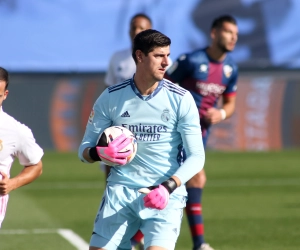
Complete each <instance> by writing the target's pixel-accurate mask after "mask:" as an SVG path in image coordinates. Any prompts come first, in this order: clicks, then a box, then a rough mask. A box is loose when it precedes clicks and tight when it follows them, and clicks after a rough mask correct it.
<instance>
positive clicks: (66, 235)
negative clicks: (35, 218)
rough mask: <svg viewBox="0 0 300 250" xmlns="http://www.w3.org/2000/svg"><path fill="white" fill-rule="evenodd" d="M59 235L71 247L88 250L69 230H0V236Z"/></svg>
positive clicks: (82, 241)
mask: <svg viewBox="0 0 300 250" xmlns="http://www.w3.org/2000/svg"><path fill="white" fill-rule="evenodd" d="M55 233H57V234H59V235H60V236H62V237H63V238H64V239H66V240H67V241H68V242H69V243H70V244H71V245H73V246H74V247H76V249H77V250H88V249H89V244H88V243H86V242H85V241H84V240H83V239H82V238H81V237H80V236H79V235H77V234H76V233H74V232H73V231H72V230H70V229H63V228H59V229H31V230H26V229H8V230H0V234H6V235H8V234H10V235H13V234H19V235H20V234H55Z"/></svg>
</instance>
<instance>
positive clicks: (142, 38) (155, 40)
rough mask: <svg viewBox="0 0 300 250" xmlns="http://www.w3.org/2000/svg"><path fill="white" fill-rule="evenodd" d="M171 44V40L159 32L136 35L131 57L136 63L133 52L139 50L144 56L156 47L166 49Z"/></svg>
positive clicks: (152, 31)
mask: <svg viewBox="0 0 300 250" xmlns="http://www.w3.org/2000/svg"><path fill="white" fill-rule="evenodd" d="M170 44H171V39H170V38H169V37H167V36H165V35H164V34H162V33H161V32H159V31H157V30H153V29H149V30H144V31H142V32H140V33H138V34H137V35H136V36H135V38H134V40H133V50H132V57H133V59H134V61H135V62H137V59H136V55H135V52H136V51H137V50H141V51H142V52H143V53H144V54H145V55H146V56H147V55H148V53H149V52H151V51H153V50H154V49H155V48H157V47H166V46H169V45H170Z"/></svg>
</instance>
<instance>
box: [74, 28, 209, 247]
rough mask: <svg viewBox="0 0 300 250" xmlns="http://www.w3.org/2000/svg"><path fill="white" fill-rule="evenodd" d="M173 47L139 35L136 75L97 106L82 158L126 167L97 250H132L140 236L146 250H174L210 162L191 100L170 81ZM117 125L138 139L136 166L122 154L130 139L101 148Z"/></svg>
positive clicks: (107, 204)
mask: <svg viewBox="0 0 300 250" xmlns="http://www.w3.org/2000/svg"><path fill="white" fill-rule="evenodd" d="M170 44H171V40H170V39H169V38H168V37H167V36H165V35H163V34H162V33H160V32H158V31H156V30H152V29H148V30H145V31H142V32H140V33H139V34H137V35H136V37H135V38H134V46H133V53H132V56H133V58H134V61H135V63H136V74H135V75H134V76H133V78H131V79H128V80H126V81H124V82H123V83H120V84H117V85H114V86H111V87H109V88H107V89H106V90H105V91H104V92H103V93H102V94H101V95H100V97H99V98H98V99H97V100H96V102H95V104H94V107H93V110H92V112H91V115H90V117H89V121H88V123H87V127H86V131H85V134H84V137H83V140H82V142H81V145H80V147H79V150H78V155H79V158H80V159H81V160H82V161H83V162H87V163H93V162H95V161H101V158H105V159H109V160H110V161H111V162H115V163H117V164H119V165H120V166H115V167H112V169H111V172H110V174H109V176H108V179H107V185H106V189H105V192H104V196H103V198H102V201H101V204H100V206H99V211H98V213H97V216H96V219H95V222H94V229H93V233H92V236H91V240H90V250H102V249H110V250H116V249H124V250H125V249H126V250H130V249H131V244H130V239H131V237H132V236H133V235H134V234H135V232H136V231H137V230H138V229H140V230H141V231H142V233H143V234H144V244H145V249H147V250H172V249H174V248H175V244H176V241H177V238H178V235H179V231H180V226H181V220H182V214H183V208H184V207H185V203H186V195H187V193H186V190H185V185H184V184H185V183H186V182H187V181H188V180H189V179H190V178H191V177H192V176H193V175H195V174H196V173H198V172H199V171H200V170H201V169H202V168H203V165H204V159H205V154H204V148H203V143H202V136H201V129H200V123H199V115H198V111H197V107H196V105H195V101H194V99H193V97H192V95H191V94H190V92H188V91H186V90H184V89H183V88H181V87H179V86H177V85H175V84H173V83H172V82H170V81H168V80H165V79H163V76H164V74H165V71H166V68H167V66H168V56H169V54H170ZM114 125H117V126H123V127H126V128H128V129H129V130H131V132H133V133H134V134H135V136H136V139H137V142H138V150H137V154H136V156H135V157H134V158H133V160H132V161H131V162H130V163H129V164H126V165H124V164H125V163H126V157H127V155H128V154H131V152H127V153H126V152H119V151H120V149H122V148H124V146H125V145H127V144H129V143H130V141H128V140H129V139H128V138H126V137H125V136H122V135H121V136H119V137H118V138H117V139H115V140H114V141H113V142H111V143H109V144H108V146H107V147H102V146H98V145H97V143H98V138H99V135H100V134H101V133H102V132H103V130H104V129H105V128H107V127H110V126H114ZM183 147H184V148H185V150H186V151H187V159H186V161H185V162H184V163H182V153H181V152H182V148H183ZM140 189H142V190H143V191H145V190H146V191H147V192H145V193H147V194H145V193H141V190H140ZM139 190H140V192H139Z"/></svg>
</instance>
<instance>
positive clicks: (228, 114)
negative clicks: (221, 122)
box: [222, 103, 235, 119]
mask: <svg viewBox="0 0 300 250" xmlns="http://www.w3.org/2000/svg"><path fill="white" fill-rule="evenodd" d="M222 109H224V111H225V113H226V118H229V117H231V116H232V115H233V113H234V110H235V104H234V103H226V104H224V105H223V107H222ZM226 118H225V119H226Z"/></svg>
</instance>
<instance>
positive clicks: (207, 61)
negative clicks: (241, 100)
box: [165, 15, 238, 250]
mask: <svg viewBox="0 0 300 250" xmlns="http://www.w3.org/2000/svg"><path fill="white" fill-rule="evenodd" d="M211 39H212V42H211V44H210V46H208V47H207V48H203V49H199V50H196V51H193V52H191V53H187V54H183V55H181V56H180V57H179V58H178V59H177V60H176V61H175V62H174V63H173V65H172V66H171V67H170V69H169V70H168V71H167V73H166V76H165V77H166V78H167V79H170V80H171V81H173V82H175V83H178V84H179V85H180V86H181V87H183V88H185V89H187V90H189V91H190V92H191V94H192V95H193V98H194V100H195V102H196V105H197V107H198V112H199V116H200V124H201V129H202V138H203V143H204V146H205V145H206V142H207V139H208V135H209V131H210V127H211V125H213V124H216V123H219V122H221V121H222V120H224V119H226V118H228V117H230V116H231V115H232V114H233V112H234V110H235V101H236V89H237V87H236V84H237V77H238V68H237V65H236V64H235V62H234V61H233V60H232V59H231V57H230V56H229V55H228V54H227V52H230V51H232V50H233V49H234V47H235V44H236V42H237V39H238V27H237V23H236V20H235V19H234V18H233V17H231V16H228V15H225V16H221V17H218V18H216V19H215V20H214V21H213V23H212V27H211ZM219 98H222V103H223V104H222V108H220V109H218V108H217V103H218V100H219ZM195 167H196V166H195ZM205 183H206V174H205V171H204V169H202V170H201V171H200V172H199V173H198V174H196V175H195V176H194V177H193V178H192V179H191V180H189V181H188V182H187V184H186V186H187V192H188V201H187V206H186V213H187V216H188V220H189V225H190V229H191V234H192V238H193V244H194V248H193V249H194V250H213V248H212V247H211V246H210V245H209V244H207V243H205V241H204V225H203V218H202V205H201V199H202V190H203V188H204V186H205Z"/></svg>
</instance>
